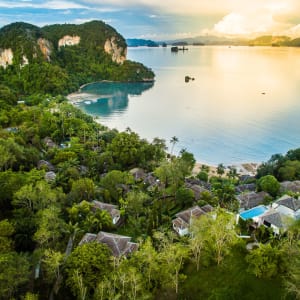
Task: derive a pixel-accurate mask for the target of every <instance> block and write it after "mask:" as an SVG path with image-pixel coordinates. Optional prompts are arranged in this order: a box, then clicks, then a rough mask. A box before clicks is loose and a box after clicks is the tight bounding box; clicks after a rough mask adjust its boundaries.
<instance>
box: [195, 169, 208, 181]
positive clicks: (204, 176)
mask: <svg viewBox="0 0 300 300" xmlns="http://www.w3.org/2000/svg"><path fill="white" fill-rule="evenodd" d="M197 178H198V179H200V180H202V181H204V182H208V173H207V172H205V171H200V172H199V173H198V174H197Z"/></svg>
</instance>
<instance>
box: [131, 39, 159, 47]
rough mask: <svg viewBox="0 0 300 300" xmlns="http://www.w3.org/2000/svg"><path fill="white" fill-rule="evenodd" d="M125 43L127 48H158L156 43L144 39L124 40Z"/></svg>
mask: <svg viewBox="0 0 300 300" xmlns="http://www.w3.org/2000/svg"><path fill="white" fill-rule="evenodd" d="M126 43H127V46H128V47H142V46H145V47H159V44H158V43H157V42H154V41H152V40H144V39H126Z"/></svg>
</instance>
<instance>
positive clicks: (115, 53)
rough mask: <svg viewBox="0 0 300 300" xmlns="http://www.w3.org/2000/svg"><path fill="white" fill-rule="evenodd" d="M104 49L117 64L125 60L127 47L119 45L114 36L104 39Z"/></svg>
mask: <svg viewBox="0 0 300 300" xmlns="http://www.w3.org/2000/svg"><path fill="white" fill-rule="evenodd" d="M104 51H105V52H106V53H108V54H110V55H111V58H112V61H114V62H116V63H118V64H122V63H123V62H124V61H125V60H126V55H127V49H126V48H125V49H123V48H122V47H119V46H118V44H117V42H116V38H115V37H114V36H113V37H111V38H110V39H107V40H106V41H105V44H104Z"/></svg>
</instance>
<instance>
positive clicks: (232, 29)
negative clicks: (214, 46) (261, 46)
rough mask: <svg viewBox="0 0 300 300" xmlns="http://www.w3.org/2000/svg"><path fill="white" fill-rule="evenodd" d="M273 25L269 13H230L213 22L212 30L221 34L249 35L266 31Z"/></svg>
mask: <svg viewBox="0 0 300 300" xmlns="http://www.w3.org/2000/svg"><path fill="white" fill-rule="evenodd" d="M274 27H275V23H274V21H273V18H272V15H271V14H266V13H263V14H260V15H258V14H257V13H254V14H253V13H248V14H245V13H244V14H240V13H235V12H233V13H230V14H228V15H227V16H225V17H224V18H223V19H222V20H221V21H220V22H218V23H217V24H215V26H214V30H215V31H216V32H218V33H222V34H232V35H235V34H236V35H250V34H253V33H261V34H262V33H266V32H268V31H270V30H272V29H273V28H274Z"/></svg>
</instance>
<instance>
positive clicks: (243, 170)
mask: <svg viewBox="0 0 300 300" xmlns="http://www.w3.org/2000/svg"><path fill="white" fill-rule="evenodd" d="M93 96H94V97H93ZM66 98H67V99H68V101H69V103H71V104H73V105H76V104H78V103H79V102H82V101H86V100H87V99H89V101H92V102H93V101H97V100H98V98H99V95H93V94H90V93H82V92H80V89H79V91H77V92H74V93H71V94H69V95H67V96H66ZM202 165H204V166H208V167H209V176H214V175H217V174H218V173H217V166H216V165H211V164H207V163H204V162H200V161H197V162H196V164H195V167H194V169H193V171H192V174H193V175H197V174H198V173H199V172H200V170H201V167H202ZM259 166H260V164H259V163H239V164H232V165H231V167H234V168H236V170H237V173H238V174H240V175H249V176H255V175H256V171H257V168H258V167H259ZM226 170H228V168H226Z"/></svg>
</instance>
